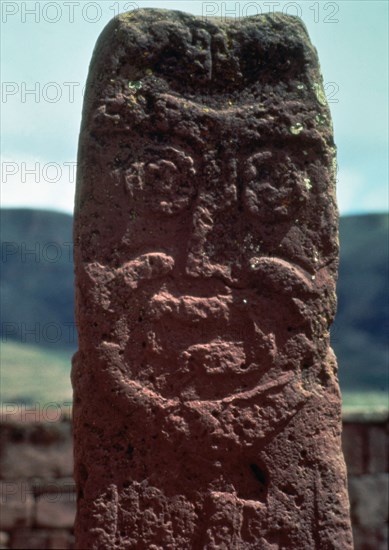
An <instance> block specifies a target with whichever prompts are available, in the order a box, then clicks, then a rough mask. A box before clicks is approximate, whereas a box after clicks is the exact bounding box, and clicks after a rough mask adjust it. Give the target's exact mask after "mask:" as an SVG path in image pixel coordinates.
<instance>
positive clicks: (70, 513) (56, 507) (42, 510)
mask: <svg viewBox="0 0 389 550" xmlns="http://www.w3.org/2000/svg"><path fill="white" fill-rule="evenodd" d="M75 514H76V498H75V494H73V493H60V492H58V493H57V494H55V493H54V494H53V493H45V494H43V495H41V496H40V497H39V498H38V499H37V503H36V518H35V519H36V524H37V526H38V527H59V528H66V527H69V528H71V527H73V524H74V518H75Z"/></svg>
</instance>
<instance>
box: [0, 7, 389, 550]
mask: <svg viewBox="0 0 389 550" xmlns="http://www.w3.org/2000/svg"><path fill="white" fill-rule="evenodd" d="M140 7H159V8H166V9H180V10H182V11H186V12H189V13H193V14H196V15H202V16H204V17H206V16H212V17H222V18H223V17H226V16H227V17H236V18H239V17H243V16H249V15H255V14H258V13H268V12H269V11H270V12H271V11H282V12H283V13H288V14H290V15H297V16H299V17H301V18H302V20H303V21H304V23H305V25H306V27H307V29H308V32H309V35H310V37H311V40H312V42H313V44H314V45H315V47H316V48H317V50H318V54H319V59H320V63H321V68H322V74H323V81H324V88H325V92H326V95H327V101H328V103H329V106H330V109H331V112H332V117H333V123H334V133H335V141H336V144H337V146H338V181H337V194H338V203H339V209H340V214H341V220H340V245H341V256H340V271H339V281H338V313H337V316H336V320H335V323H334V324H333V327H332V344H333V347H334V349H335V352H336V355H337V358H338V363H339V377H340V383H341V389H342V394H343V407H344V412H345V414H346V413H349V414H350V413H351V414H352V413H361V414H362V415H363V414H367V413H370V414H378V415H381V416H379V418H381V419H382V418H383V417H382V414H384V413H385V411H388V409H389V403H388V378H389V372H388V356H389V351H388V341H387V335H388V329H389V318H388V277H387V275H388V256H389V243H388V239H389V237H388V235H389V232H388V229H389V217H388V213H387V207H388V103H387V97H388V3H387V2H386V1H363V0H362V1H355V2H351V1H348V0H347V1H339V0H338V1H335V2H331V1H328V2H327V1H326V2H322V1H320V2H318V1H317V2H315V1H310V0H307V1H302V0H300V1H299V2H282V1H270V0H269V1H265V2H253V1H240V2H235V1H232V2H231V1H227V2H216V1H211V2H201V1H188V2H187V1H166V0H165V1H157V0H154V1H141V0H138V1H136V2H131V1H128V2H127V1H119V2H115V1H111V0H107V1H94V2H89V1H69V2H63V1H40V2H38V1H29V0H28V1H5V0H3V1H2V2H1V26H2V37H1V66H2V68H1V76H2V84H1V111H2V117H1V134H2V146H1V150H2V160H1V171H2V176H1V185H2V186H1V254H2V259H1V262H2V263H1V267H2V276H1V339H2V341H1V403H2V410H3V415H4V413H5V415H6V416H7V415H9V414H11V415H12V414H14V413H16V414H18V413H20V412H23V411H24V412H25V413H26V411H27V412H28V411H29V415H30V416H29V419H30V420H46V421H52V420H55V419H56V420H58V419H59V420H63V419H64V418H65V417H67V416H68V414H69V411H70V408H71V399H72V391H71V385H70V379H69V373H70V361H71V356H72V354H73V353H74V351H75V350H76V348H77V336H76V330H75V325H74V317H73V307H74V298H73V264H72V253H73V250H72V209H73V198H74V189H75V175H76V155H77V141H78V132H79V127H80V121H81V111H82V102H83V92H84V85H85V80H86V76H87V72H88V65H89V61H90V58H91V55H92V51H93V48H94V44H95V42H96V40H97V37H98V35H99V34H100V32H101V30H102V29H103V27H104V26H105V24H106V23H107V22H108V21H109V20H110V19H111V18H112V17H114V16H115V15H117V14H118V13H121V12H124V11H131V10H135V9H138V8H140ZM358 418H361V417H358ZM377 418H378V417H377ZM374 422H375V421H373V424H374ZM377 422H378V420H377ZM374 426H375V428H374V429H376V427H377V426H376V425H375V424H374ZM350 429H351V428H350ZM353 429H354V428H352V429H351V431H349V434H352V433H354V432H353V431H352V430H353ZM377 429H378V428H377ZM357 432H358V434H359V435H358V436H357V435H355V434H357ZM357 432H355V434H354V435H353V436H351V435H350V438H349V439H348V442H349V443H348V444H349V449H353V453H354V452H357V451H356V448H357V446H358V444H360V446H361V449H362V450H361V451H360V453H361V457H365V458H361V461H362V462H363V461H364V462H363V464H364V466H358V465H354V466H351V469H350V467H349V471H351V472H353V471H354V473H355V472H356V475H357V474H358V475H360V474H362V473H363V474H364V475H365V474H366V475H367V474H369V472H370V470H369V468H370V466H369V465H368V464H370V462H369V463H368V459H367V458H366V450H364V449H365V447H364V446H366V445H368V443H366V441H368V439H369V437H370V438H371V437H373V436H370V435H366V434H368V432H366V434H365V435H363V436H362V435H360V434H361V433H362V432H360V431H358V430H357ZM7 433H8V432H7ZM9 433H11V432H9ZM13 433H14V432H12V434H13ZM23 433H24V432H23ZM26 433H27V432H26ZM31 433H32V432H28V434H29V435H28V434H27V435H26V434H24V435H23V436H20V437H22V439H23V437H27V438H31V437H36V436H32V435H31ZM34 433H35V432H34ZM45 433H46V432H45ZM363 433H365V432H363ZM377 433H378V432H377ZM12 434H11V435H9V437H10V438H11V439H10V440H9V441H11V440H12V437H14V436H15V434H14V435H12ZM369 434H370V432H369ZM57 436H58V434H57ZM57 436H53V435H52V436H47V434H46V435H43V436H42V434H41V435H40V436H39V437H43V443H42V441H41V440H40V439H39V437H38V444H39V445H49V444H50V445H51V443H53V444H54V443H55V442H56V441H57V442H58V441H62V443H63V442H64V439H63V437H65V436H63V435H59V436H58V437H59V439H58V440H57V439H56V437H57ZM7 437H8V436H7ZM15 437H17V436H15ZM47 437H49V439H48V440H47ZM50 437H54V439H52V440H50ZM61 437H62V439H61ZM66 437H67V436H66ZM66 437H65V439H66ZM377 437H378V436H377ZM377 437H376V436H374V437H373V439H372V441H373V443H374V444H375V445H376V442H377V441H378V439H377ZM45 438H46V439H45ZM353 438H354V439H353ZM358 438H359V439H358ZM361 438H362V439H361ZM7 441H8V440H7ZM12 441H13V440H12ZM23 441H24V440H23ZM50 441H51V443H50ZM369 441H370V440H369ZM358 442H360V443H358ZM62 443H61V444H62ZM39 445H38V446H39ZM380 445H381V447H382V445H384V446H385V443H384V444H382V443H380ZM381 447H380V448H381ZM7 448H8V447H7ZM9 448H10V447H9ZM20 449H21V447H20V446H19V447H17V453H19V454H18V455H17V456H19V457H20V452H21V450H20ZM7 452H8V451H7ZM10 452H11V451H10ZM15 452H16V451H15ZM28 452H30V451H28ZM69 452H70V451H69ZM377 452H378V451H377ZM380 452H381V454H382V452H383V451H382V450H381V451H380ZM349 453H351V450H350V451H349ZM27 454H28V453H27ZM7 456H8V458H7V460H8V462H7V464H11V463H12V456H14V455H12V453H11V455H7ZM15 456H16V455H15ZM69 456H70V455H69ZM350 456H354V455H352V453H351V454H350ZM372 456H373V455H372ZM10 457H11V458H10ZM18 460H19V459H18ZM69 460H71V459H70V458H69ZM362 462H361V464H362ZM1 464H2V463H1V461H0V465H1ZM3 465H4V464H3ZM353 468H354V470H353ZM380 468H381V466H380ZM382 468H383V467H382ZM382 468H381V469H382ZM373 469H374V468H373ZM27 470H28V468H27ZM68 470H69V468H68ZM68 470H67V469H66V468H65V470H64V471H65V474H66V475H71V470H70V471H68ZM32 472H33V473H32V474H31V476H32V477H33V476H34V475H39V472H38V474H37V473H36V470H34V469H33V470H32ZM34 472H35V474H34ZM66 472H67V473H66ZM46 473H47V472H46ZM65 474H63V475H65ZM370 474H372V472H370ZM370 474H369V475H370ZM9 475H10V476H11V478H12V476H14V477H18V475H19V474H18V473H15V472H13V473H11V474H9ZM58 475H59V474H58ZM50 476H52V472H51V473H50V475H49V477H50ZM0 477H1V476H0ZM3 477H4V475H3ZM369 483H370V481H369ZM377 483H379V484H381V481H379V482H377ZM358 487H359V486H358ZM361 487H362V488H359V489H358V491H360V492H361V493H365V494H366V491H367V488H366V487H367V486H361ZM368 487H370V492H371V493H372V494H373V493H374V492H375V488H374V487H375V486H374V484H373V485H371V484H370V485H369V486H368ZM38 492H39V491H38ZM34 494H35V493H34ZM39 494H40V493H39ZM378 505H379V506H381V504H378ZM50 510H51V512H52V510H53V507H51V508H50ZM61 513H63V511H62V512H61ZM43 515H44V514H43ZM70 515H71V514H70ZM360 515H361V518H362V520H361V521H362V523H363V518H364V517H365V518H366V513H365V511H364V510H363V509H362V511H360ZM61 517H63V516H61ZM12 521H14V518H13V519H12V520H10V523H9V525H11V526H13V525H14V524H13V523H12ZM65 523H66V522H65ZM22 524H23V523H22ZM43 525H44V521H43ZM49 525H51V526H52V523H50V522H49ZM59 525H61V522H60V523H59ZM12 529H13V527H12ZM12 529H11V527H10V528H9V530H8V531H9V532H11V531H12ZM377 529H378V527H377ZM8 531H7V529H6V531H5V535H4V536H5V538H6V537H8V534H7V533H8ZM12 532H13V531H12ZM363 532H364V531H363V529H362V531H361V533H362V534H360V535H359V536H360V537H362V535H363ZM369 533H370V531H369ZM377 533H378V531H377ZM380 533H381V531H380ZM363 536H365V535H363ZM369 537H370V535H369V534H368V535H366V536H365V539H366V540H365V539H364V540H365V542H363V543H361V544H365V546H360V548H362V547H363V548H365V549H369V548H374V549H376V548H381V546H380V545H381V544H384V542H382V541H384V538H382V537H384V535H382V536H381V534H379V535H377V537H378V538H377V537H376V539H374V542H371V541H370V542H369ZM380 537H381V538H380ZM65 539H66V537H65ZM65 539H64V540H65ZM6 540H9V537H8V539H6ZM23 540H24V539H23ZM23 540H22V541H21V539H19V542H18V544H19V546H18V547H19V548H22V547H23V548H35V547H36V548H39V547H43V546H42V545H43V542H42V540H43V539H42V540H40V539H39V540H40V542H39V541H38V542H36V543H33V542H31V533H27V535H26V541H25V542H23ZM360 540H362V538H361V539H360ZM1 541H2V539H1V536H0V547H1V546H2V542H1ZM66 541H67V542H66V543H65V542H62V543H61V542H58V541H57V543H50V544H52V546H50V548H56V547H58V548H65V547H66V548H67V547H69V548H70V547H71V545H72V542H71V541H70V539H69V538H68V539H66ZM69 541H70V542H69ZM366 541H367V542H366ZM377 541H378V542H377ZM15 544H16V543H15ZM23 544H24V546H23ZM33 544H37V546H34V545H33ZM45 544H46V543H45ZM55 544H57V546H55ZM61 544H62V546H61ZM64 544H66V545H68V546H66V545H65V546H64ZM369 544H371V545H372V546H369ZM39 545H41V546H39ZM53 545H54V546H53ZM58 545H59V546H58ZM4 547H5V546H4ZM13 547H16V546H13ZM382 547H383V546H382Z"/></svg>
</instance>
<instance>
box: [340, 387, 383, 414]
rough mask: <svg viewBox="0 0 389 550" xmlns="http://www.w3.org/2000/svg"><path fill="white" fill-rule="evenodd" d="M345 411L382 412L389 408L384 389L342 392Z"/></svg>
mask: <svg viewBox="0 0 389 550" xmlns="http://www.w3.org/2000/svg"><path fill="white" fill-rule="evenodd" d="M342 399H343V411H345V412H359V411H360V412H366V413H368V412H384V411H388V410H389V397H388V394H387V393H386V392H384V391H382V392H378V391H365V392H361V391H355V392H352V391H344V392H342Z"/></svg>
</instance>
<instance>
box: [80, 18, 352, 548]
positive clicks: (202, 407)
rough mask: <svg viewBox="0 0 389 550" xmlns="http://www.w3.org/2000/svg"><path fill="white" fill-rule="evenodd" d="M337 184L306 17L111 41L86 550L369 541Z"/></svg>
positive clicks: (92, 273)
mask: <svg viewBox="0 0 389 550" xmlns="http://www.w3.org/2000/svg"><path fill="white" fill-rule="evenodd" d="M335 176H336V165H335V147H334V142H333V137H332V127H331V121H330V113H329V109H328V106H327V103H326V98H325V95H324V92H323V87H322V80H321V76H320V72H319V66H318V60H317V56H316V52H315V49H314V48H313V47H312V45H311V44H310V41H309V38H308V36H307V33H306V30H305V28H304V26H303V24H302V23H301V21H300V20H299V19H297V18H295V17H290V16H283V15H280V14H272V15H263V16H255V17H248V18H244V19H241V20H236V21H235V20H227V21H223V20H216V19H213V20H203V19H202V18H197V17H194V16H192V15H188V14H184V13H181V12H173V11H165V10H138V11H136V12H132V13H129V14H124V15H121V16H119V17H117V18H115V19H114V20H113V21H111V23H110V24H109V25H108V26H107V27H106V29H105V30H104V31H103V33H102V35H101V37H100V38H99V41H98V43H97V46H96V48H95V52H94V55H93V59H92V62H91V66H90V71H89V78H88V83H87V90H86V97H85V103H84V111H83V122H82V128H81V136H80V145H79V161H78V182H77V193H76V208H75V233H74V237H75V264H76V299H77V306H76V315H77V323H78V330H79V350H78V352H77V353H76V355H75V357H74V362H73V371H72V379H73V386H74V392H75V394H74V434H75V464H76V466H75V476H76V483H77V487H78V512H77V520H76V537H77V547H78V548H88V549H102V548H109V549H118V550H119V549H120V550H123V549H136V550H178V549H180V550H189V549H193V550H201V549H207V550H241V549H255V550H257V549H258V550H281V549H283V550H291V549H295V550H312V549H317V550H330V549H339V550H349V549H351V548H352V541H351V534H350V524H349V510H348V499H347V491H346V473H345V466H344V462H343V457H342V453H341V447H340V430H341V416H340V415H341V400H340V394H339V388H338V381H337V374H336V372H337V366H336V360H335V357H334V354H333V352H332V351H331V348H330V344H329V332H328V330H329V326H330V324H331V321H332V319H333V316H334V312H335V304H336V298H335V279H336V273H337V262H338V240H337V222H338V215H337V208H336V202H335V188H334V187H335Z"/></svg>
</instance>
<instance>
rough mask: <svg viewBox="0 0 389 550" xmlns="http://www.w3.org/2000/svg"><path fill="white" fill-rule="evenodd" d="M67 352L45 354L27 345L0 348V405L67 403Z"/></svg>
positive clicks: (69, 395)
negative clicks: (0, 403)
mask: <svg viewBox="0 0 389 550" xmlns="http://www.w3.org/2000/svg"><path fill="white" fill-rule="evenodd" d="M71 355H72V352H71V351H62V350H59V351H48V350H47V349H45V348H41V347H37V346H31V345H28V344H20V343H11V342H6V343H2V344H1V402H2V403H14V402H15V403H26V404H30V403H39V404H40V405H41V406H42V407H43V406H44V404H46V403H49V402H53V401H54V402H56V403H58V402H63V401H70V400H71V398H72V388H71V384H70V365H71Z"/></svg>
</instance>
